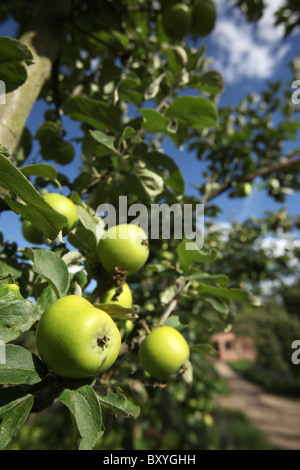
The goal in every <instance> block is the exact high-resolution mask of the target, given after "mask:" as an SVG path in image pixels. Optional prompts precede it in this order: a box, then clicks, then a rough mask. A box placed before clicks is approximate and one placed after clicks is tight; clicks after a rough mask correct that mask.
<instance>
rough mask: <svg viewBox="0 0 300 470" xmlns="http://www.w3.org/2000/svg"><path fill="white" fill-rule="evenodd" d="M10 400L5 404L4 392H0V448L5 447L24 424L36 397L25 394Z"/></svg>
mask: <svg viewBox="0 0 300 470" xmlns="http://www.w3.org/2000/svg"><path fill="white" fill-rule="evenodd" d="M3 391H4V392H6V390H3ZM0 392H2V391H1V390H0ZM5 394H6V393H5ZM8 400H9V401H8V402H6V403H5V404H3V393H0V449H4V448H5V447H6V446H7V445H8V444H9V443H10V441H11V439H12V438H13V437H14V436H16V435H17V434H18V432H19V430H20V429H21V427H22V426H23V425H24V423H25V421H26V419H27V417H28V415H29V413H30V411H31V408H32V406H33V401H34V397H33V396H32V395H29V394H26V395H25V394H23V395H21V396H20V397H18V398H16V399H14V400H11V397H10V398H8Z"/></svg>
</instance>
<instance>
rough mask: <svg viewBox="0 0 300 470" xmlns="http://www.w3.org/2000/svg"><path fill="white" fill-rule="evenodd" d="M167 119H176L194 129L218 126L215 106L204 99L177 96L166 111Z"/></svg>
mask: <svg viewBox="0 0 300 470" xmlns="http://www.w3.org/2000/svg"><path fill="white" fill-rule="evenodd" d="M166 114H167V117H170V118H173V119H178V121H179V122H182V123H185V124H188V125H189V126H190V127H192V128H194V129H203V128H205V127H215V126H217V124H218V113H217V109H216V107H215V105H214V104H213V103H212V102H211V101H210V100H208V99H206V98H202V97H200V98H197V97H194V96H179V97H178V98H175V99H174V101H173V102H172V103H171V104H170V107H169V108H168V110H167V113H166Z"/></svg>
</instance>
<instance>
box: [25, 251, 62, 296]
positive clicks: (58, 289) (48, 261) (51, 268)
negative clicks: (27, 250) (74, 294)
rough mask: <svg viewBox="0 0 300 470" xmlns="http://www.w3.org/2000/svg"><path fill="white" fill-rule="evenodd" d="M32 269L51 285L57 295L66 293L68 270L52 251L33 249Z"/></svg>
mask: <svg viewBox="0 0 300 470" xmlns="http://www.w3.org/2000/svg"><path fill="white" fill-rule="evenodd" d="M32 251H33V255H34V261H33V268H32V269H33V271H34V272H35V273H37V274H40V275H41V276H43V277H44V278H45V279H47V281H48V282H49V284H50V285H51V286H52V287H53V289H54V291H55V293H56V295H57V297H63V296H65V295H67V293H68V288H69V281H70V279H69V271H68V267H67V265H66V263H65V262H64V261H63V260H62V259H61V257H60V256H59V255H58V254H57V253H54V252H53V251H49V250H43V249H35V250H32Z"/></svg>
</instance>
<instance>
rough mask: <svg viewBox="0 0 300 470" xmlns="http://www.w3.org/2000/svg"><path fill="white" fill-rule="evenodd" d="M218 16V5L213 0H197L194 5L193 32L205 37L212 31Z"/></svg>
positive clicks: (194, 34)
mask: <svg viewBox="0 0 300 470" xmlns="http://www.w3.org/2000/svg"><path fill="white" fill-rule="evenodd" d="M216 17H217V11H216V6H215V4H214V2H213V1H211V0H196V1H195V3H194V5H193V7H192V26H191V33H192V35H193V36H194V37H204V36H207V35H208V34H210V33H211V32H212V30H213V29H214V27H215V22H216Z"/></svg>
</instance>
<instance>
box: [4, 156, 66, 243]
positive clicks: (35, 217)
mask: <svg viewBox="0 0 300 470" xmlns="http://www.w3.org/2000/svg"><path fill="white" fill-rule="evenodd" d="M0 185H1V186H3V187H4V188H5V189H7V190H8V191H9V192H10V193H11V196H9V195H8V194H6V195H5V201H6V202H7V204H8V205H9V207H10V208H11V209H12V210H13V211H14V212H16V213H17V214H20V215H21V216H22V217H23V218H24V219H26V220H29V221H30V222H32V223H33V225H35V226H36V227H38V228H39V229H40V230H41V231H42V232H43V233H44V234H45V236H46V237H47V238H50V239H51V240H54V239H55V238H56V237H57V235H58V233H59V231H60V230H61V229H62V228H63V227H64V225H66V223H67V218H66V217H65V216H64V215H62V214H60V213H59V212H57V211H55V210H54V209H53V208H52V207H51V206H50V205H49V204H48V203H47V202H46V201H45V200H44V198H43V197H42V196H41V195H40V193H39V192H38V191H37V190H36V188H35V187H34V186H33V185H32V184H31V183H30V181H29V180H28V179H27V178H26V176H25V175H24V174H23V173H22V171H20V170H19V169H18V168H16V167H15V166H14V165H13V164H12V163H11V162H10V161H9V160H8V159H7V158H6V157H5V156H4V155H1V154H0ZM17 197H18V198H20V200H22V202H20V200H17Z"/></svg>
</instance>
